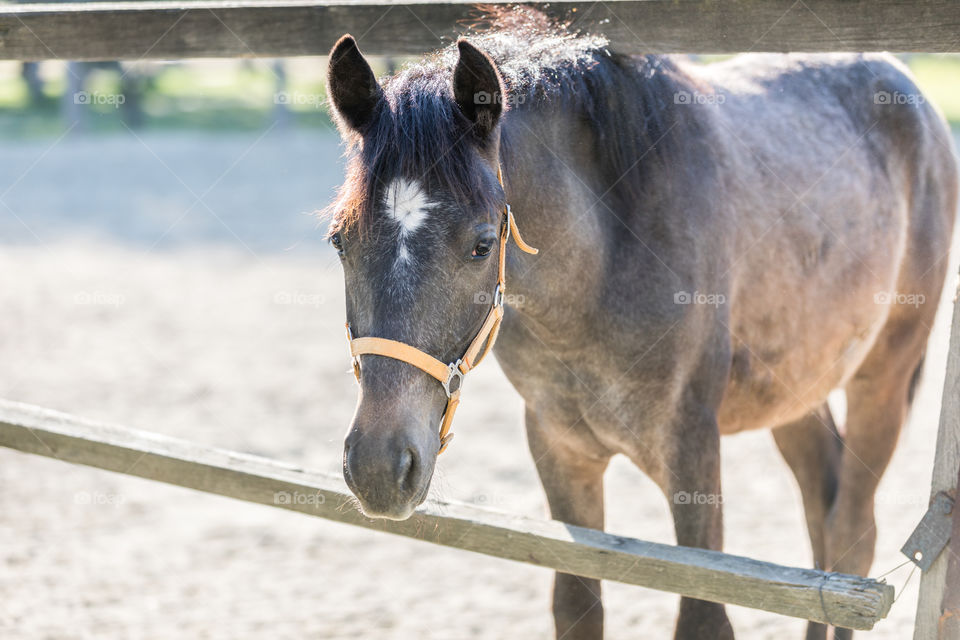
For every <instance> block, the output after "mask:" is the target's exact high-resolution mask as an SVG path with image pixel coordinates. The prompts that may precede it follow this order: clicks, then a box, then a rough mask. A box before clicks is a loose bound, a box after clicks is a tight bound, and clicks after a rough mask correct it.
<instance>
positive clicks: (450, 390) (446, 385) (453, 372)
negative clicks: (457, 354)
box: [440, 360, 463, 398]
mask: <svg viewBox="0 0 960 640" xmlns="http://www.w3.org/2000/svg"><path fill="white" fill-rule="evenodd" d="M461 362H462V360H457V361H456V362H451V363H450V364H449V365H448V366H447V368H448V369H449V371H450V375H448V376H447V379H446V380H445V381H444V382H441V383H440V384H442V385H443V390H444V391H446V392H447V397H448V398H449V397H450V396H452V395H453V394H455V393H457V392H458V391H460V389H462V388H463V371H461V370H460V363H461ZM454 380H456V381H457V383H456V385H454V384H453V381H454Z"/></svg>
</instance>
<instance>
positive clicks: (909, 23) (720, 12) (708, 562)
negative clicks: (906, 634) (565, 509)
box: [0, 0, 960, 640]
mask: <svg viewBox="0 0 960 640" xmlns="http://www.w3.org/2000/svg"><path fill="white" fill-rule="evenodd" d="M510 4H523V5H530V6H535V7H537V8H539V9H541V10H543V11H545V12H546V13H547V14H549V15H551V16H554V17H557V18H560V19H562V20H566V21H569V22H571V24H572V25H573V27H574V28H575V29H580V30H583V31H588V32H598V33H603V34H604V35H606V36H607V37H608V38H609V39H610V42H611V46H612V47H613V48H615V49H618V50H620V51H623V52H628V53H647V52H653V53H670V52H686V53H727V52H737V51H860V50H888V51H901V52H908V51H929V52H955V51H960V28H958V25H960V0H916V1H911V0H764V1H763V2H759V1H754V2H747V1H732V0H731V1H722V0H611V1H608V2H596V3H594V2H568V1H562V0H561V1H559V2H550V3H548V4H547V3H510ZM476 16H477V14H476V11H475V9H474V8H473V5H472V3H470V2H464V1H463V0H455V1H451V0H444V1H440V2H426V1H421V2H406V1H401V2H387V1H384V0H264V1H255V0H235V1H227V0H201V1H196V2H194V1H181V2H177V1H169V0H162V1H146V2H100V3H84V4H20V5H3V6H0V59H8V60H25V61H33V60H51V59H62V60H139V59H180V58H192V57H279V56H301V55H323V54H326V53H327V51H328V49H329V47H330V46H331V44H332V43H333V42H334V41H335V39H336V38H337V37H339V36H340V35H341V34H343V33H345V32H351V33H352V34H353V35H354V36H355V37H357V38H358V40H359V42H360V45H361V47H362V48H363V50H364V51H365V52H366V53H370V54H420V53H423V52H425V51H429V50H431V49H434V48H437V47H439V46H443V45H445V44H447V43H449V42H451V41H452V40H453V39H454V38H455V37H456V35H457V34H458V33H461V32H463V31H464V30H465V29H466V28H467V25H469V24H470V23H471V22H473V21H475V18H476ZM0 446H6V447H10V448H13V449H17V450H20V451H25V452H29V453H34V454H38V455H44V456H50V457H54V458H57V459H60V460H63V461H65V462H72V463H77V464H85V465H90V466H94V467H99V468H102V469H108V470H111V471H116V472H119V473H125V474H129V475H135V476H140V477H144V478H150V479H153V480H158V481H161V482H167V483H170V484H176V485H180V486H184V487H190V488H193V489H196V490H199V491H205V492H209V493H215V494H220V495H224V496H229V497H232V498H237V499H240V500H246V501H249V502H256V503H260V504H266V505H270V506H275V507H280V508H285V509H292V510H295V511H299V512H302V513H306V514H308V515H314V516H318V517H322V518H327V519H331V520H337V521H340V522H343V523H346V524H351V525H355V526H362V527H366V528H371V529H377V530H381V531H385V532H389V533H394V534H398V535H403V536H407V537H411V538H417V539H420V540H426V541H429V542H434V543H437V544H442V545H447V546H452V547H456V548H460V549H465V550H469V551H475V552H479V553H484V554H487V555H492V556H497V557H502V558H508V559H512V560H517V561H521V562H529V563H532V564H536V565H540V566H544V567H550V568H553V569H557V570H560V571H564V572H567V573H574V574H579V575H583V576H587V577H591V578H601V579H607V580H616V581H620V582H626V583H629V584H635V585H640V586H646V587H651V588H654V589H659V590H663V591H670V592H673V593H679V594H683V595H686V596H690V597H694V598H700V599H704V600H711V601H716V602H724V603H730V604H738V605H742V606H747V607H754V608H758V609H764V610H767V611H772V612H775V613H780V614H783V615H788V616H796V617H801V618H806V619H810V620H815V621H819V622H829V623H831V624H834V625H838V626H846V627H850V628H854V629H870V628H871V627H872V626H873V625H874V624H875V623H876V621H877V620H879V619H880V618H882V617H883V616H885V615H886V613H887V611H888V610H889V608H890V606H891V604H892V600H893V588H892V587H891V586H889V585H886V584H884V583H881V582H878V581H876V580H871V579H867V578H859V577H856V576H847V575H841V574H835V573H827V572H822V571H816V570H811V569H797V568H791V567H783V566H778V565H775V564H770V563H766V562H758V561H756V560H750V559H748V558H742V557H737V556H732V555H728V554H723V553H718V552H713V551H705V550H702V549H689V548H683V547H675V546H670V545H662V544H654V543H650V542H644V541H640V540H634V539H630V538H623V537H619V536H613V535H609V534H605V533H603V532H600V531H593V530H589V529H582V528H579V527H574V526H570V525H565V524H563V523H559V522H552V521H547V522H544V521H537V520H530V519H526V518H520V517H515V516H509V515H505V514H501V513H495V512H491V511H486V510H482V509H478V508H475V507H471V506H468V505H461V504H454V503H438V502H429V503H427V504H426V505H425V506H424V507H422V508H420V509H418V510H417V512H416V513H415V515H414V516H413V517H412V518H411V519H410V520H408V521H405V522H387V521H378V520H369V519H367V518H364V517H363V516H362V515H361V514H360V513H359V512H357V511H356V510H355V509H353V507H352V506H350V504H349V499H348V493H347V492H346V489H345V487H344V486H343V485H342V482H341V481H340V480H339V478H332V477H329V476H326V475H320V474H317V473H311V472H308V471H305V470H302V469H298V468H295V467H291V466H287V465H283V464H280V463H277V462H274V461H270V460H265V459H261V458H255V457H251V456H246V455H242V454H237V453H232V452H229V451H222V450H218V449H212V448H207V447H202V446H199V445H196V444H191V443H188V442H183V441H180V440H174V439H170V438H166V437H163V436H159V435H154V434H149V433H144V432H136V431H132V430H129V429H124V428H120V427H110V426H105V425H101V424H96V423H92V422H88V421H84V420H81V419H78V418H74V417H71V416H67V415H64V414H60V413H56V412H52V411H48V410H46V409H42V408H38V407H31V406H27V405H22V404H17V403H13V402H8V401H0ZM958 476H960V306H955V309H954V319H953V328H952V334H951V341H950V355H949V363H948V371H947V379H946V384H945V388H944V398H943V410H942V415H941V420H940V435H939V438H938V444H937V459H936V461H935V463H934V472H933V487H932V492H931V499H932V498H933V496H935V495H937V494H941V495H943V496H946V499H947V500H948V503H949V504H952V501H953V500H954V499H955V498H956V494H957V483H958ZM298 495H310V496H313V498H312V499H311V500H308V501H300V500H297V499H295V496H298ZM941 500H942V498H941ZM940 504H943V503H942V502H941V503H940ZM948 515H949V514H948ZM951 517H952V520H953V532H954V534H955V535H952V540H951V541H950V543H949V544H948V545H947V546H946V549H945V550H944V551H943V552H940V553H938V554H937V557H936V558H935V560H934V562H933V563H932V566H931V567H930V568H929V569H928V570H926V571H925V572H924V574H923V578H922V582H921V598H920V606H919V608H918V613H917V623H916V629H915V636H914V638H915V640H935V639H938V640H960V509H953V514H952V516H951ZM928 560H929V558H928Z"/></svg>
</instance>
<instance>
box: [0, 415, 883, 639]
mask: <svg viewBox="0 0 960 640" xmlns="http://www.w3.org/2000/svg"><path fill="white" fill-rule="evenodd" d="M0 446H4V447H9V448H12V449H16V450H19V451H24V452H27V453H33V454H37V455H41V456H48V457H51V458H56V459H58V460H62V461H64V462H72V463H75V464H84V465H88V466H91V467H98V468H100V469H107V470H109V471H116V472H118V473H123V474H127V475H132V476H138V477H141V478H149V479H151V480H157V481H160V482H166V483H169V484H174V485H178V486H181V487H189V488H191V489H196V490H198V491H204V492H207V493H215V494H219V495H222V496H228V497H231V498H236V499H238V500H244V501H247V502H255V503H258V504H265V505H269V506H273V507H280V508H283V509H290V510H293V511H298V512H301V513H305V514H307V515H312V516H316V517H320V518H326V519H328V520H336V521H338V522H343V523H346V524H351V525H354V526H359V527H365V528H368V529H375V530H378V531H385V532H388V533H394V534H397V535H401V536H406V537H409V538H415V539H417V540H424V541H427V542H433V543H435V544H440V545H444V546H448V547H455V548H458V549H464V550H467V551H474V552H477V553H483V554H486V555H490V556H495V557H498V558H506V559H509V560H517V561H519V562H526V563H529V564H534V565H538V566H542V567H549V568H551V569H556V570H559V571H563V572H566V573H572V574H577V575H582V576H586V577H590V578H600V579H604V580H615V581H618V582H624V583H628V584H634V585H639V586H643V587H649V588H652V589H659V590H661V591H670V592H672V593H679V594H682V595H685V596H690V597H693V598H700V599H703V600H711V601H714V602H725V603H729V604H737V605H741V606H745V607H752V608H755V609H763V610H765V611H772V612H773V613H779V614H782V615H786V616H793V617H798V618H806V619H810V620H816V621H819V622H830V623H832V624H834V625H837V626H841V627H850V628H853V629H870V628H872V627H873V625H874V623H876V622H877V620H879V619H881V618H883V617H884V616H885V615H886V614H887V611H888V610H889V609H890V605H891V604H892V602H893V587H892V586H890V585H887V584H884V583H881V582H877V581H876V580H871V579H868V578H860V577H856V576H849V575H843V574H837V573H824V572H822V571H815V570H812V569H797V568H792V567H783V566H779V565H775V564H771V563H768V562H760V561H757V560H751V559H749V558H742V557H739V556H733V555H727V554H723V553H719V552H715V551H705V550H703V549H691V548H687V547H676V546H672V545H665V544H657V543H653V542H644V541H642V540H634V539H632V538H624V537H620V536H615V535H610V534H606V533H603V532H601V531H595V530H592V529H583V528H580V527H574V526H571V525H566V524H563V523H560V522H555V521H542V520H532V519H529V518H523V517H520V516H512V515H508V514H504V513H499V512H495V511H489V510H485V509H479V508H476V507H472V506H469V505H465V504H459V503H453V502H427V503H426V504H425V505H424V506H422V507H421V508H420V509H418V510H417V511H416V513H415V514H414V515H413V517H411V518H410V519H409V520H406V521H403V522H392V521H386V520H371V519H369V518H366V517H364V516H363V515H362V514H361V513H359V512H358V511H357V510H356V509H355V508H354V506H353V502H352V501H351V499H350V496H349V493H348V492H347V490H346V487H345V486H344V484H343V482H342V480H340V479H339V478H338V477H334V476H330V475H326V474H320V473H315V472H309V471H306V470H304V469H300V468H298V467H295V466H291V465H285V464H281V463H278V462H275V461H272V460H267V459H264V458H258V457H254V456H249V455H244V454H239V453H233V452H230V451H224V450H221V449H214V448H210V447H205V446H201V445H197V444H193V443H190V442H186V441H183V440H176V439H173V438H168V437H165V436H161V435H157V434H152V433H146V432H142V431H134V430H131V429H126V428H123V427H116V426H109V425H104V424H99V423H95V422H91V421H88V420H83V419H80V418H76V417H73V416H70V415H67V414H63V413H58V412H55V411H50V410H48V409H43V408H40V407H34V406H30V405H25V404H20V403H16V402H10V401H0Z"/></svg>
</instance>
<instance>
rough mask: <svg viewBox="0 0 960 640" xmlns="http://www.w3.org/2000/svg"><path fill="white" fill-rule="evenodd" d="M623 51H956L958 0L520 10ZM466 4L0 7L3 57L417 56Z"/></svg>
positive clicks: (692, 1) (725, 0)
mask: <svg viewBox="0 0 960 640" xmlns="http://www.w3.org/2000/svg"><path fill="white" fill-rule="evenodd" d="M509 4H511V5H514V4H525V5H530V6H534V7H536V8H538V9H541V10H543V11H545V12H546V13H547V14H549V15H551V16H553V17H556V18H558V19H561V20H564V21H569V22H571V23H572V25H573V27H574V28H575V29H580V30H583V31H585V32H593V33H602V34H604V35H606V36H607V37H608V38H609V39H610V41H611V44H612V46H613V47H614V48H615V49H617V50H619V51H622V52H625V53H671V52H682V53H731V52H738V51H868V50H887V51H931V52H948V51H958V50H960V0H805V1H804V2H797V1H796V0H763V1H762V2H747V1H744V0H740V1H736V0H608V1H606V2H572V1H569V0H559V1H557V2H549V3H542V2H521V3H513V2H511V3H509ZM477 15H478V14H477V10H476V9H475V8H474V2H473V0H468V1H465V0H448V1H444V2H437V1H436V0H434V1H431V0H418V1H410V0H401V1H398V2H393V1H389V0H199V1H192V0H162V1H146V2H136V1H134V2H129V1H128V2H91V3H63V4H6V5H2V6H0V59H16V60H49V59H62V60H139V59H174V58H204V57H214V58H216V57H278V56H303V55H325V54H326V53H327V52H328V51H329V49H330V47H331V45H332V44H333V43H334V42H335V41H336V39H337V38H338V37H339V36H341V35H342V34H344V33H347V32H349V33H352V34H353V35H354V36H355V37H357V38H358V40H359V42H360V47H361V49H362V50H363V51H364V53H368V54H394V55H401V54H420V53H423V52H426V51H430V50H433V49H436V48H438V47H441V46H443V45H445V44H449V43H450V42H452V40H453V39H454V38H455V37H456V36H457V35H458V34H460V33H463V32H464V31H465V30H466V28H467V25H468V24H471V23H473V22H475V20H476V18H477Z"/></svg>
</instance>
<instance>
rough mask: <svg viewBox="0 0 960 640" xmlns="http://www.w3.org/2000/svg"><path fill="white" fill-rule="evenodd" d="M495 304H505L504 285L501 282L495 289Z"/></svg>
mask: <svg viewBox="0 0 960 640" xmlns="http://www.w3.org/2000/svg"><path fill="white" fill-rule="evenodd" d="M493 306H495V307H502V306H503V287H501V286H500V285H499V284H498V285H497V287H496V288H495V289H494V290H493Z"/></svg>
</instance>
